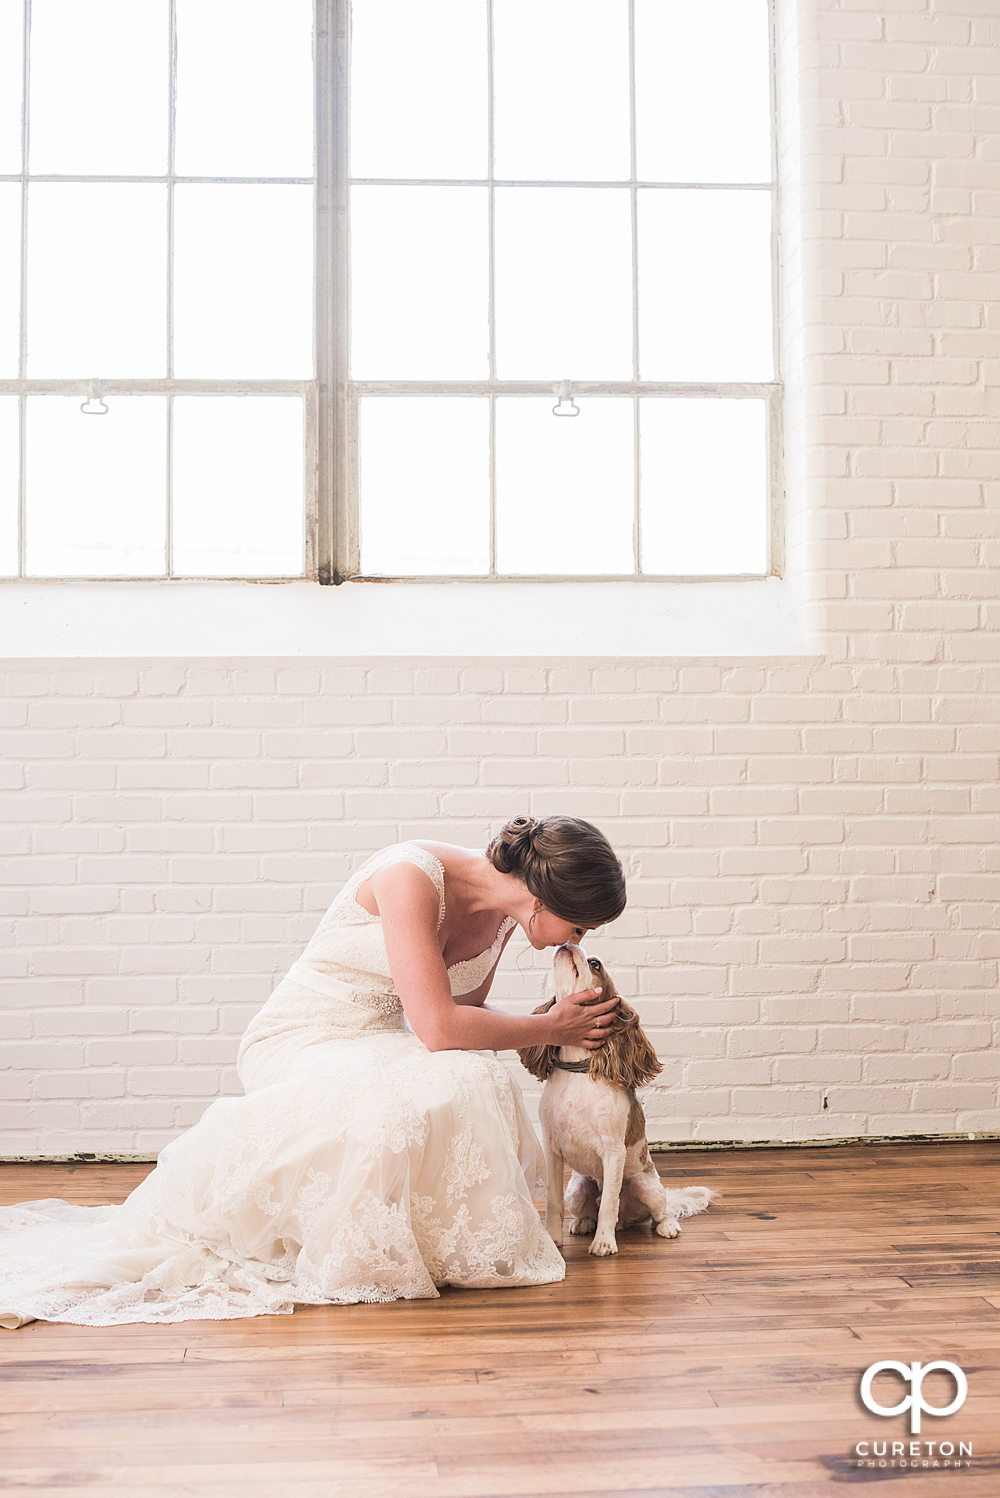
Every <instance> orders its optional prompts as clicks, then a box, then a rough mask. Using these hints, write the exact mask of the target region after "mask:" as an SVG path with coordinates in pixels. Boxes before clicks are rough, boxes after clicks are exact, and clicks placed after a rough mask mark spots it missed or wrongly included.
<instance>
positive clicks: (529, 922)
mask: <svg viewBox="0 0 1000 1498" xmlns="http://www.w3.org/2000/svg"><path fill="white" fill-rule="evenodd" d="M541 908H542V906H541V902H540V901H539V903H538V904H537V905H536V906H535V908H534V910H533V911H532V912H531V917H530V919H529V921H528V935H529V936H530V935H531V928H532V926H533V925H534V924H535V917H536V916H537V915H538V913H539V911H540V910H541Z"/></svg>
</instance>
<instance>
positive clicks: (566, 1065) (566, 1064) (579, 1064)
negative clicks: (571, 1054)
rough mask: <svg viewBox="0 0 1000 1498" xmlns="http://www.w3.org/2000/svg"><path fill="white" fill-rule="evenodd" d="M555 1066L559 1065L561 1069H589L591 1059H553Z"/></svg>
mask: <svg viewBox="0 0 1000 1498" xmlns="http://www.w3.org/2000/svg"><path fill="white" fill-rule="evenodd" d="M552 1065H553V1066H558V1068H559V1070H560V1071H589V1070H590V1062H589V1061H553V1063H552Z"/></svg>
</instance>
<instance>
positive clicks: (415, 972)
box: [0, 816, 625, 1328]
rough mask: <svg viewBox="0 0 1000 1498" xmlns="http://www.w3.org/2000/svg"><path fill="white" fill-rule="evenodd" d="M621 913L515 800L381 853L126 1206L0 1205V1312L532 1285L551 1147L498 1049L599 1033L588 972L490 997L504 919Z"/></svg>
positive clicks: (530, 931) (211, 1312)
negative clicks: (540, 990) (569, 982)
mask: <svg viewBox="0 0 1000 1498" xmlns="http://www.w3.org/2000/svg"><path fill="white" fill-rule="evenodd" d="M624 908H625V881H624V876H623V874H622V868H621V864H620V863H619V862H618V859H617V858H616V857H615V854H614V852H613V850H612V848H611V846H610V844H609V843H608V842H607V840H606V839H605V838H604V837H603V835H602V834H601V833H600V832H598V830H597V828H596V827H592V826H591V825H590V823H588V822H584V821H580V820H578V819H577V818H574V817H564V816H552V817H545V818H543V819H542V820H540V821H535V820H534V819H533V818H531V817H514V818H513V820H512V821H510V822H508V823H507V824H506V826H505V827H503V829H502V830H501V831H500V832H499V833H498V835H497V836H496V837H495V838H494V839H493V841H492V842H491V843H490V844H489V846H488V848H487V849H486V851H485V852H478V851H475V850H472V849H469V848H458V847H453V846H452V845H450V844H447V843H436V842H424V841H421V842H410V843H400V844H398V845H397V846H395V847H391V848H386V849H384V850H383V851H382V852H381V853H379V854H377V855H376V856H375V857H374V858H372V859H370V860H369V862H368V863H366V864H365V865H364V866H363V867H362V868H361V869H359V870H358V872H357V873H356V874H355V875H354V877H353V878H352V879H350V880H349V881H348V883H347V884H346V885H345V887H344V889H343V890H342V891H341V892H340V894H339V895H338V896H337V898H336V899H335V900H334V902H333V904H332V905H331V907H330V909H329V910H328V911H327V913H326V915H325V916H324V917H323V920H322V921H321V922H320V925H319V928H318V930H317V931H316V934H315V936H314V937H313V939H312V941H311V942H310V943H309V945H308V947H307V948H306V950H305V953H304V954H303V956H302V958H301V959H300V960H299V961H298V962H296V963H295V964H294V965H293V967H292V968H291V971H290V972H289V973H288V975H287V976H286V977H285V978H284V979H283V980H282V981H281V983H279V985H278V987H277V988H276V990H275V992H274V993H273V994H272V996H271V998H270V999H269V1000H268V1002H267V1003H266V1004H265V1005H264V1007H263V1009H262V1010H261V1011H260V1013H259V1014H258V1015H257V1016H256V1018H255V1019H254V1020H253V1021H252V1022H251V1024H250V1026H249V1028H248V1030H247V1032H246V1034H245V1035H244V1037H243V1041H242V1044H241V1046H240V1053H239V1071H240V1078H241V1080H242V1082H243V1084H244V1087H245V1089H246V1096H245V1097H242V1098H223V1099H220V1100H219V1101H218V1102H215V1103H213V1104H212V1105H211V1106H210V1107H209V1109H208V1110H207V1112H206V1113H205V1115H204V1117H203V1118H202V1119H201V1121H200V1123H198V1124H196V1125H195V1127H194V1128H193V1129H190V1130H189V1131H188V1133H186V1134H184V1135H182V1136H181V1138H179V1139H177V1140H175V1141H174V1142H173V1143H171V1144H170V1145H168V1146H167V1148H166V1149H164V1150H163V1152H162V1153H161V1155H160V1157H159V1161H158V1163H157V1166H156V1169H155V1170H153V1171H152V1172H151V1174H150V1175H149V1176H148V1177H147V1178H146V1180H145V1181H143V1183H142V1184H141V1185H140V1186H139V1187H137V1189H136V1190H135V1191H133V1192H132V1195H131V1196H130V1197H129V1198H128V1199H127V1200H126V1201H125V1202H124V1203H123V1204H122V1205H121V1206H105V1207H74V1206H70V1205H69V1204H68V1203H66V1202H59V1201H44V1202H28V1203H25V1204H23V1205H21V1206H18V1207H9V1208H6V1209H0V1229H2V1232H0V1326H2V1327H7V1328H14V1327H17V1326H20V1325H22V1324H23V1323H25V1322H27V1321H31V1320H33V1319H40V1320H45V1321H69V1322H75V1323H77V1324H80V1325H90V1326H111V1325H116V1324H120V1323H124V1322H156V1321H159V1322H166V1321H184V1320H189V1319H224V1318H230V1317H238V1316H259V1315H263V1314H267V1313H273V1312H288V1311H291V1310H293V1309H294V1307H295V1305H302V1304H305V1305H325V1304H331V1303H332V1304H341V1305H342V1304H349V1303H353V1302H357V1301H380V1300H396V1299H400V1298H402V1299H407V1300H414V1299H421V1298H426V1297H432V1296H436V1295H437V1293H438V1290H437V1287H438V1286H441V1285H457V1286H463V1287H467V1288H475V1289H481V1288H486V1287H493V1286H503V1285H507V1286H510V1285H540V1284H548V1283H550V1282H551V1281H553V1280H559V1279H562V1278H563V1275H564V1274H565V1266H564V1264H563V1260H562V1257H561V1255H560V1253H559V1250H558V1249H557V1247H556V1245H555V1244H554V1243H553V1242H552V1240H551V1239H550V1238H549V1237H548V1236H547V1234H546V1233H545V1231H544V1229H543V1228H542V1225H541V1222H540V1219H539V1216H538V1213H537V1212H536V1210H535V1208H534V1206H533V1205H532V1199H531V1198H532V1189H533V1188H535V1187H537V1186H538V1185H539V1184H540V1175H541V1171H542V1163H541V1154H540V1150H539V1147H538V1142H537V1140H536V1138H535V1135H534V1132H533V1130H532V1127H531V1124H530V1123H529V1121H528V1119H527V1117H526V1115H525V1112H524V1107H523V1103H522V1100H521V1095H520V1092H519V1090H518V1088H517V1086H516V1084H515V1083H514V1081H513V1080H512V1078H511V1076H510V1073H509V1072H508V1071H507V1068H506V1067H505V1066H504V1064H503V1063H502V1062H501V1061H499V1060H498V1059H497V1057H496V1055H495V1054H494V1052H495V1051H497V1050H509V1049H512V1048H515V1047H520V1046H529V1045H577V1046H585V1047H587V1048H588V1049H593V1048H595V1047H597V1046H599V1045H601V1044H602V1043H603V1040H604V1037H605V1035H606V1032H607V1029H608V1028H609V1026H610V1024H611V1017H610V1016H611V1011H612V1010H613V1008H614V1005H615V1004H616V1003H617V1000H616V999H611V1000H600V1001H599V1002H598V1003H596V1004H595V1003H590V1007H584V1006H585V1005H587V1004H588V1002H589V1001H592V1000H593V999H594V998H595V996H596V995H597V994H598V993H599V990H594V989H591V990H588V992H586V993H581V994H574V995H573V996H572V997H571V998H568V999H563V1000H562V1001H561V1002H559V1003H558V1004H556V1005H555V1007H554V1008H552V1009H550V1010H549V1012H548V1013H547V1014H544V1015H541V1014H539V1015H527V1016H524V1017H520V1016H515V1015H510V1014H504V1013H501V1012H500V1011H498V1010H496V1009H493V1008H491V1007H490V1006H489V1005H488V1004H487V1003H486V999H487V996H488V994H489V992H490V988H491V986H492V983H493V979H494V976H495V973H496V967H497V963H498V961H499V958H500V954H501V952H502V951H503V948H504V946H505V944H506V942H507V940H508V939H509V937H510V935H511V933H512V931H513V930H514V928H515V926H520V927H521V929H522V930H523V931H524V932H525V934H526V935H527V937H528V940H529V941H530V943H531V945H532V946H533V947H534V948H535V949H536V950H541V949H542V948H544V947H554V946H559V945H561V944H562V943H563V942H565V941H578V940H579V939H580V938H581V937H582V936H583V935H584V934H585V932H586V931H588V930H590V929H591V928H592V927H594V926H599V925H602V924H603V923H604V922H606V921H611V920H614V919H615V917H616V916H618V915H620V914H621V912H622V910H623V909H624Z"/></svg>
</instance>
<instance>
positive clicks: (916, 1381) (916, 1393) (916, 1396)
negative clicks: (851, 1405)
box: [861, 1358, 969, 1436]
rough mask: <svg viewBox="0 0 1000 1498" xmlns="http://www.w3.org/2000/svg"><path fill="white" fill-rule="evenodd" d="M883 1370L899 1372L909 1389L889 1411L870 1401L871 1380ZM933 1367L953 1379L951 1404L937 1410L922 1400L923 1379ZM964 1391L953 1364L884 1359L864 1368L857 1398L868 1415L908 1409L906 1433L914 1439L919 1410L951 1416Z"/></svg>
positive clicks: (966, 1388)
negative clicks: (953, 1389)
mask: <svg viewBox="0 0 1000 1498" xmlns="http://www.w3.org/2000/svg"><path fill="white" fill-rule="evenodd" d="M883 1368H891V1369H892V1371H893V1373H899V1374H900V1375H901V1376H902V1377H903V1378H904V1379H905V1380H906V1382H907V1383H908V1384H910V1386H911V1390H910V1393H909V1394H907V1395H905V1396H904V1397H903V1398H902V1399H901V1400H900V1402H899V1404H894V1405H893V1406H892V1408H891V1409H887V1408H886V1407H885V1405H883V1404H876V1402H875V1400H874V1399H873V1398H872V1381H873V1380H874V1378H875V1375H876V1374H878V1373H881V1372H882V1370H883ZM935 1368H943V1369H944V1371H945V1372H946V1373H950V1374H951V1376H952V1378H953V1379H954V1380H955V1397H954V1399H953V1400H952V1401H951V1404H944V1405H941V1406H940V1407H938V1406H936V1405H933V1404H928V1403H927V1401H926V1399H925V1398H924V1395H923V1383H924V1379H925V1378H926V1376H927V1374H928V1373H930V1372H932V1371H933V1369H935ZM968 1392H969V1385H968V1381H967V1379H966V1377H965V1374H964V1373H963V1372H962V1370H961V1368H959V1367H958V1365H957V1364H955V1363H945V1362H942V1361H939V1362H936V1363H897V1362H895V1361H894V1360H893V1359H892V1358H886V1359H884V1361H883V1362H881V1363H872V1365H871V1367H870V1368H866V1369H865V1371H864V1374H863V1375H862V1378H861V1398H862V1400H863V1401H864V1403H865V1404H866V1405H867V1407H868V1408H869V1409H870V1410H871V1412H872V1414H873V1415H901V1414H902V1413H903V1411H904V1410H909V1411H910V1434H911V1435H914V1436H916V1435H919V1434H920V1415H921V1411H923V1410H926V1411H927V1413H928V1414H929V1415H953V1414H954V1413H955V1411H956V1410H960V1409H961V1408H962V1405H963V1404H964V1403H965V1396H966V1394H967V1393H968Z"/></svg>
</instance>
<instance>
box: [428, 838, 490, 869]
mask: <svg viewBox="0 0 1000 1498" xmlns="http://www.w3.org/2000/svg"><path fill="white" fill-rule="evenodd" d="M413 846H414V847H415V848H423V850H424V852H425V853H429V854H430V855H431V857H432V858H436V859H437V861H438V863H439V864H440V865H441V867H442V868H443V869H444V871H445V873H446V874H464V873H466V872H467V871H468V870H469V868H470V867H472V866H474V865H478V864H481V863H483V861H484V860H485V857H486V855H485V854H484V852H483V850H482V848H460V847H459V846H458V844H457V843H439V842H435V841H433V840H432V839H425V838H416V839H414V841H413Z"/></svg>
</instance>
